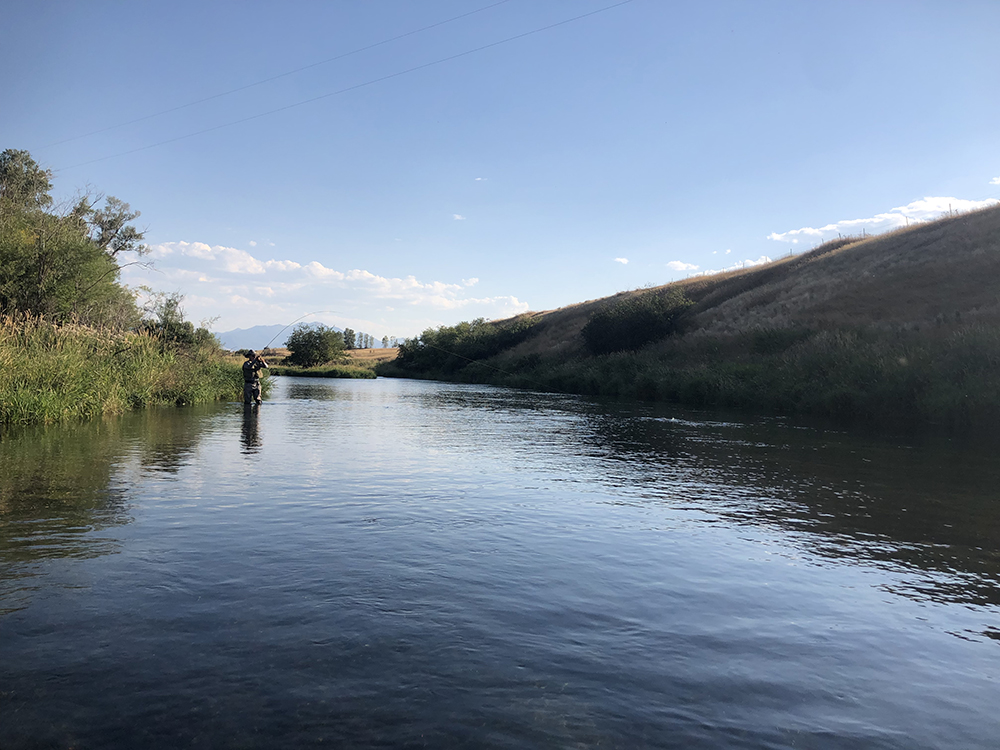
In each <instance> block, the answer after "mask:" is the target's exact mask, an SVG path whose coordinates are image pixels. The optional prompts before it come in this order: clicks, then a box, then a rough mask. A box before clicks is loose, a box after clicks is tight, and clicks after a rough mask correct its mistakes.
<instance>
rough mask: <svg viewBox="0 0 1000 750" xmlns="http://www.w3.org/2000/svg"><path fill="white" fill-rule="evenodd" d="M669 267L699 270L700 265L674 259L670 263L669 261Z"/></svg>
mask: <svg viewBox="0 0 1000 750" xmlns="http://www.w3.org/2000/svg"><path fill="white" fill-rule="evenodd" d="M667 268H669V269H670V270H671V271H697V270H698V266H696V265H694V264H693V263H685V262H683V261H680V260H672V261H670V262H669V263H667Z"/></svg>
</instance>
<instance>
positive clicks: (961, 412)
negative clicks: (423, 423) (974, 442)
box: [379, 207, 1000, 428]
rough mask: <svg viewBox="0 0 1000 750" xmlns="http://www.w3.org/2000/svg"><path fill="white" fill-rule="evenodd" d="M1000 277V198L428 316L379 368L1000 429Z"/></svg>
mask: <svg viewBox="0 0 1000 750" xmlns="http://www.w3.org/2000/svg"><path fill="white" fill-rule="evenodd" d="M998 281H1000V208H997V207H994V208H990V209H986V210H983V211H979V212H975V213H970V214H965V215H961V216H952V217H947V218H944V219H941V220H938V221H935V222H930V223H926V224H918V225H915V226H911V227H909V228H907V229H902V230H898V231H896V232H892V233H888V234H884V235H878V236H874V237H872V236H867V237H847V238H839V239H837V240H834V241H833V242H829V243H826V244H824V245H821V246H819V247H817V248H815V249H814V250H812V251H809V252H806V253H803V254H801V255H798V256H790V257H786V258H783V259H781V260H779V261H776V262H774V263H770V264H768V265H765V266H760V267H754V268H751V269H746V270H739V271H733V272H729V273H722V274H717V275H714V276H705V277H695V278H690V279H686V280H684V281H680V282H675V283H673V284H668V285H665V286H662V287H656V288H650V289H642V290H636V291H633V292H623V293H620V294H617V295H615V296H614V297H611V298H608V299H602V300H594V301H590V302H586V303H582V304H579V305H574V306H571V307H567V308H562V309H560V310H553V311H549V312H543V313H528V314H526V315H522V316H519V317H517V318H512V319H510V320H505V321H494V322H487V321H473V322H471V323H462V324H459V325H458V326H449V327H443V328H438V329H432V330H428V331H425V332H424V333H423V334H421V335H420V336H418V337H416V338H414V339H411V340H408V341H406V342H405V343H404V344H403V345H402V346H401V347H400V354H399V358H398V359H397V360H396V361H394V362H391V363H388V364H386V365H383V366H381V367H380V368H379V372H380V374H383V375H388V376H402V377H426V378H435V379H444V380H456V381H463V382H483V383H496V384H503V385H509V386H514V387H522V388H535V389H542V390H550V391H558V392H569V393H580V394H587V395H593V396H609V397H617V398H636V399H646V400H656V401H667V402H674V403H680V404H686V405H691V406H698V407H716V406H725V407H741V408H749V409H754V410H759V411H766V412H771V413H780V414H818V415H825V416H830V417H834V418H836V419H838V420H841V421H845V422H874V421H878V422H885V421H891V422H896V423H928V422H929V423H934V424H942V425H951V426H969V425H980V426H985V427H992V428H995V425H996V424H998V423H1000V422H998V418H1000V296H998V295H997V292H996V289H997V282H998ZM484 344H485V345H484Z"/></svg>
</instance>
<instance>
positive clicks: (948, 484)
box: [586, 406, 1000, 637]
mask: <svg viewBox="0 0 1000 750" xmlns="http://www.w3.org/2000/svg"><path fill="white" fill-rule="evenodd" d="M665 412H666V410H664V409H662V408H660V409H658V408H657V407H648V408H646V407H620V406H619V407H617V408H609V409H607V410H606V411H601V412H596V413H592V414H589V415H588V416H587V422H588V424H589V426H590V428H591V432H590V436H589V437H588V438H587V439H586V442H587V443H588V446H589V450H590V451H591V452H592V453H594V454H595V455H600V454H603V455H604V458H605V461H606V466H607V481H609V482H611V483H613V484H615V485H617V486H620V487H630V488H631V492H630V493H629V494H630V495H631V500H630V501H631V502H634V503H637V504H645V503H660V502H669V503H671V504H682V505H683V504H688V505H690V506H691V507H692V508H697V509H699V510H706V509H710V510H711V512H712V513H713V514H717V515H718V516H719V517H720V518H723V519H725V520H727V521H728V522H730V523H742V524H747V525H756V526H760V525H765V526H769V527H772V528H777V529H780V530H782V531H783V532H786V533H789V534H791V535H793V538H795V539H797V543H798V544H799V545H800V546H803V547H805V548H808V549H809V550H810V551H811V552H813V553H815V554H818V555H820V556H822V557H828V558H834V559H847V560H850V561H857V562H865V563H873V564H878V565H880V566H882V567H888V568H890V569H895V570H898V571H902V572H906V573H909V574H911V575H909V576H908V577H907V578H906V580H905V582H902V583H900V584H899V585H898V586H897V587H895V588H894V589H893V591H894V593H896V594H899V595H901V596H906V597H908V598H912V599H915V600H926V601H934V602H939V603H958V604H974V605H997V604H1000V514H998V510H1000V463H998V462H997V461H996V455H997V449H998V448H1000V444H998V443H997V442H996V441H983V440H977V441H972V440H971V439H969V440H962V439H954V438H949V437H947V436H940V435H935V434H933V433H930V432H925V433H918V434H909V435H902V436H895V437H891V436H885V435H865V434H859V433H856V432H851V433H848V432H842V431H836V430H831V429H826V428H823V427H817V426H813V425H802V424H799V425H790V424H788V423H785V422H784V421H782V420H777V419H772V420H767V419H758V420H756V421H753V420H745V419H744V418H740V417H736V418H734V419H732V420H731V421H729V420H727V419H726V418H725V416H720V415H719V414H708V413H697V412H691V413H678V412H677V410H672V412H673V414H674V415H675V416H666V413H665ZM684 476H687V477H690V476H695V477H697V479H698V482H697V483H696V484H692V483H691V482H690V481H686V482H685V481H680V482H676V481H669V482H668V481H665V480H670V479H674V480H677V479H679V478H682V477H684ZM664 487H668V488H669V489H668V490H667V491H666V492H664V491H662V488H664ZM795 535H797V536H795ZM986 635H990V637H994V636H993V635H992V634H990V633H987V634H986Z"/></svg>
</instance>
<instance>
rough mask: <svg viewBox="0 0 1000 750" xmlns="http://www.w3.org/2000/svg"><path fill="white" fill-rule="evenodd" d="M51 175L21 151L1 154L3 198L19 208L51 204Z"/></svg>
mask: <svg viewBox="0 0 1000 750" xmlns="http://www.w3.org/2000/svg"><path fill="white" fill-rule="evenodd" d="M51 178H52V172H51V171H50V170H48V169H42V168H41V167H39V166H38V164H37V163H36V162H35V160H34V159H32V158H31V154H29V153H28V152H27V151H20V150H18V149H11V148H9V149H7V150H5V151H4V152H3V153H0V199H3V200H4V201H9V202H10V203H11V204H12V205H14V206H17V207H20V208H45V207H46V206H49V205H51V204H52V196H51V195H49V190H51V189H52V181H51Z"/></svg>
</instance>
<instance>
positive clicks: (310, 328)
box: [285, 323, 344, 367]
mask: <svg viewBox="0 0 1000 750" xmlns="http://www.w3.org/2000/svg"><path fill="white" fill-rule="evenodd" d="M285 346H287V347H288V349H289V351H291V354H289V355H288V357H287V358H286V361H287V362H288V364H291V365H297V366H298V367H315V366H316V365H321V364H323V363H325V362H331V361H333V360H334V359H337V358H338V357H339V356H340V355H341V354H342V353H343V351H344V335H343V334H342V333H341V332H340V331H336V330H334V329H333V328H328V327H326V326H324V325H308V324H306V323H300V324H299V325H297V326H295V328H294V329H292V333H291V335H290V336H289V337H288V340H287V341H286V342H285Z"/></svg>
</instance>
